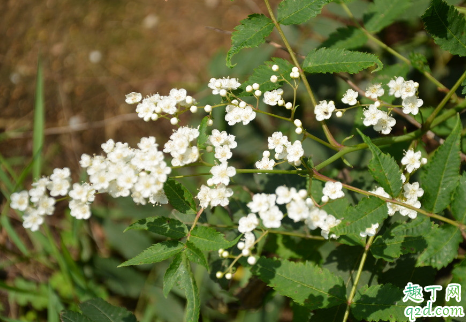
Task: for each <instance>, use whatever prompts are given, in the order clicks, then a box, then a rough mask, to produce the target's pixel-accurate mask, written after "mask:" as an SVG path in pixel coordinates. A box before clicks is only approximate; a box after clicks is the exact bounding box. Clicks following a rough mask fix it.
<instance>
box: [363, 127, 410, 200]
mask: <svg viewBox="0 0 466 322" xmlns="http://www.w3.org/2000/svg"><path fill="white" fill-rule="evenodd" d="M358 132H359V135H361V137H362V139H363V140H364V142H365V143H366V144H367V145H368V146H369V149H370V150H371V152H372V159H371V161H370V162H369V172H370V173H371V175H372V177H373V178H374V179H375V180H376V181H377V182H378V183H379V184H380V186H382V188H383V189H384V190H385V192H386V193H388V194H389V195H390V196H392V197H394V198H396V197H397V196H398V194H399V193H400V191H401V185H402V182H401V170H400V168H399V167H398V164H397V163H396V161H395V159H394V158H393V157H392V156H390V155H387V154H385V153H382V151H380V149H379V148H378V147H377V146H376V145H374V144H373V143H372V142H371V139H369V137H367V136H365V135H364V134H362V133H361V131H359V129H358Z"/></svg>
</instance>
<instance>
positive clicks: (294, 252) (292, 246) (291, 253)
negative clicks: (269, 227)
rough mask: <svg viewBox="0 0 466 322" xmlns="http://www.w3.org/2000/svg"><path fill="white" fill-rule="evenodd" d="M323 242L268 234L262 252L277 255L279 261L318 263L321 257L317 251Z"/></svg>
mask: <svg viewBox="0 0 466 322" xmlns="http://www.w3.org/2000/svg"><path fill="white" fill-rule="evenodd" d="M322 244H323V242H318V241H316V240H312V239H304V238H296V237H293V236H287V235H280V234H269V236H268V237H267V243H266V244H265V245H264V250H265V251H267V252H270V253H273V254H276V255H278V257H280V258H281V259H290V258H295V259H300V260H308V261H313V262H315V263H318V262H320V261H321V259H322V258H321V256H320V254H319V252H318V251H317V250H318V248H319V247H321V246H322Z"/></svg>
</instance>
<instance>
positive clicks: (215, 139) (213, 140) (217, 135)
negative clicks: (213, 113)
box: [207, 129, 228, 146]
mask: <svg viewBox="0 0 466 322" xmlns="http://www.w3.org/2000/svg"><path fill="white" fill-rule="evenodd" d="M227 136H228V133H227V132H226V131H222V132H220V131H219V130H217V129H213V130H212V134H211V135H209V137H208V138H207V141H208V142H209V143H210V144H212V145H213V146H221V145H223V142H225V139H226V138H227Z"/></svg>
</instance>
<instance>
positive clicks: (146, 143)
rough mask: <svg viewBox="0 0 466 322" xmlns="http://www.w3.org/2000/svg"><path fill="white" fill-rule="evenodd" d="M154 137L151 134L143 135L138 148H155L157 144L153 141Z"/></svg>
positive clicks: (142, 149)
mask: <svg viewBox="0 0 466 322" xmlns="http://www.w3.org/2000/svg"><path fill="white" fill-rule="evenodd" d="M155 141H156V138H155V137H153V136H149V137H143V138H141V140H140V141H139V143H138V148H139V149H141V151H147V152H148V151H151V150H157V148H158V146H159V145H158V144H157V143H155Z"/></svg>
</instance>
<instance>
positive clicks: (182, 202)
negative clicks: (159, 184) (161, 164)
mask: <svg viewBox="0 0 466 322" xmlns="http://www.w3.org/2000/svg"><path fill="white" fill-rule="evenodd" d="M163 191H164V192H165V194H166V195H167V198H168V201H169V202H170V204H171V205H172V206H173V208H175V209H176V210H178V211H179V212H181V213H182V214H187V213H193V212H194V213H196V203H195V202H194V198H193V195H192V194H191V192H189V190H188V189H186V188H185V187H184V186H183V185H182V184H181V183H179V182H176V181H174V180H172V179H168V180H167V181H166V182H165V184H164V185H163Z"/></svg>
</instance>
